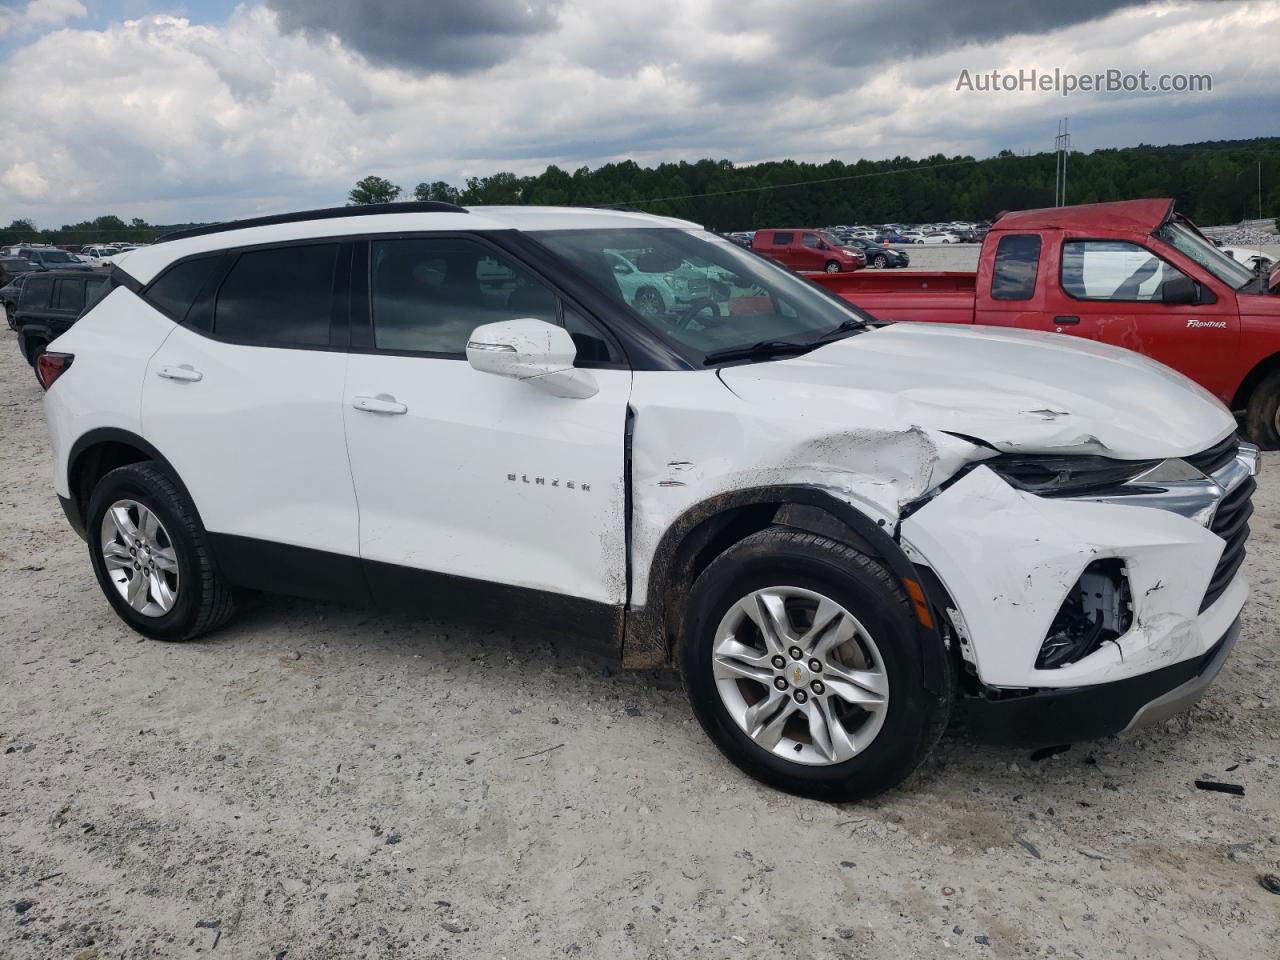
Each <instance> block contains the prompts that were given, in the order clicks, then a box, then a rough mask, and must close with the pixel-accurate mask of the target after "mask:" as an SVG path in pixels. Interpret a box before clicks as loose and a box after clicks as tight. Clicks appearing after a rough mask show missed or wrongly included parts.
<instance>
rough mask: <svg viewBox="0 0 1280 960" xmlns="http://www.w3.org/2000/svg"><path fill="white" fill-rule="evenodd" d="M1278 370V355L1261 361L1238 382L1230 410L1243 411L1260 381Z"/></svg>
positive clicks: (1275, 354)
mask: <svg viewBox="0 0 1280 960" xmlns="http://www.w3.org/2000/svg"><path fill="white" fill-rule="evenodd" d="M1276 370H1280V353H1273V354H1272V355H1271V356H1269V357H1267V358H1266V359H1265V360H1262V361H1260V362H1259V363H1258V365H1257V366H1255V367H1254V368H1253V369H1252V370H1250V371H1249V373H1248V374H1247V375H1246V376H1245V378H1244V379H1243V380H1241V381H1240V387H1239V389H1237V390H1236V395H1235V398H1234V399H1233V400H1232V401H1231V409H1232V410H1243V409H1244V408H1245V407H1247V406H1248V405H1249V397H1250V396H1252V394H1253V388H1254V387H1256V386H1257V385H1258V384H1259V383H1260V382H1262V379H1263V378H1264V377H1266V376H1267V375H1268V374H1270V373H1272V372H1274V371H1276Z"/></svg>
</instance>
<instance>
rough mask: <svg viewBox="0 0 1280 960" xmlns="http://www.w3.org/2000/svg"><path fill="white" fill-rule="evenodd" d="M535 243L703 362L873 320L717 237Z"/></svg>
mask: <svg viewBox="0 0 1280 960" xmlns="http://www.w3.org/2000/svg"><path fill="white" fill-rule="evenodd" d="M532 236H533V237H534V238H536V239H537V240H538V241H539V242H541V243H542V244H543V245H544V246H546V247H547V248H549V249H550V250H551V251H552V252H553V253H555V254H556V255H558V256H559V257H561V258H563V259H564V260H567V261H569V263H571V264H572V265H573V266H574V267H576V268H577V269H578V270H580V271H581V272H582V273H583V274H585V275H586V276H587V277H588V278H589V279H590V280H591V281H592V282H593V283H594V284H595V285H596V286H597V287H599V288H600V289H601V290H602V291H603V292H604V293H605V294H606V295H608V296H609V297H610V298H612V299H614V300H615V301H617V302H619V303H621V304H624V305H625V306H627V307H629V308H630V309H631V310H632V311H633V313H634V314H635V316H636V317H637V319H638V320H639V321H640V322H641V323H643V324H644V325H645V326H647V327H649V328H650V329H651V330H653V331H654V332H656V333H657V334H658V335H659V336H660V337H662V338H663V339H664V340H666V341H667V342H668V343H671V344H673V345H675V346H677V347H679V348H681V352H682V353H684V354H686V355H687V356H689V357H690V358H691V359H693V360H695V361H697V362H705V360H706V356H707V354H710V353H719V352H720V351H723V350H732V349H735V348H739V347H748V346H751V345H752V344H755V343H759V342H761V341H772V340H787V341H794V342H796V343H807V342H809V341H812V340H814V339H815V338H817V337H819V336H821V335H823V334H826V333H830V332H832V331H834V330H836V329H837V328H839V327H840V326H841V324H844V323H847V322H848V321H853V323H851V324H850V325H849V326H850V327H854V328H856V327H859V326H861V323H862V322H865V321H867V320H868V319H870V318H868V317H867V316H866V315H865V314H862V313H860V312H859V311H858V310H857V309H855V308H854V306H853V305H852V304H849V303H846V302H845V301H843V300H840V299H838V298H836V297H834V296H832V295H830V294H827V293H826V292H825V291H823V290H821V289H819V288H818V287H817V286H815V285H813V284H811V283H810V282H809V281H807V280H803V279H801V278H800V277H798V276H797V275H796V274H794V273H792V272H791V271H790V270H788V269H786V268H785V267H781V266H778V265H776V264H773V263H770V262H769V261H767V260H765V259H764V258H762V257H758V256H756V255H755V254H753V253H750V252H749V251H747V250H744V249H743V248H741V247H739V246H737V245H736V244H733V243H730V242H729V241H728V240H725V239H723V238H721V237H718V236H716V235H715V234H713V233H705V232H702V231H685V230H675V229H671V230H667V229H635V228H629V229H619V230H548V231H538V232H535V233H533V234H532ZM691 264H693V265H697V269H690V265H691ZM704 265H705V266H704ZM628 268H630V269H628Z"/></svg>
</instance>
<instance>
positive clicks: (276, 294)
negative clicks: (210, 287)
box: [213, 243, 338, 347]
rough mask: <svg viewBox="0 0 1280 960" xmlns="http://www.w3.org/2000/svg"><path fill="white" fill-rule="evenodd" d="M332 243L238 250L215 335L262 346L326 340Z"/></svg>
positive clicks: (324, 343) (334, 250) (219, 303)
mask: <svg viewBox="0 0 1280 960" xmlns="http://www.w3.org/2000/svg"><path fill="white" fill-rule="evenodd" d="M337 262H338V245H337V244H336V243H322V244H307V245H304V246H297V247H277V248H275V249H272V250H250V251H248V252H247V253H242V254H241V255H240V257H239V258H238V259H237V260H236V262H235V265H234V266H233V267H232V268H231V271H230V272H229V273H228V274H227V278H226V279H225V280H223V281H222V286H221V288H220V289H219V290H218V299H217V303H216V304H215V306H214V315H213V334H214V336H216V337H219V338H220V339H225V340H234V341H237V342H239V343H253V344H260V345H263V346H300V347H323V346H328V344H329V324H330V320H331V317H332V313H333V281H334V273H335V268H336V265H337Z"/></svg>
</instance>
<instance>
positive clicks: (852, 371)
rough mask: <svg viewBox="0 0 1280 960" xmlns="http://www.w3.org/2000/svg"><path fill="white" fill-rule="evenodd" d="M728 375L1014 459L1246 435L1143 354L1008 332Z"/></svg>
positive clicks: (987, 330) (1159, 452) (792, 400)
mask: <svg viewBox="0 0 1280 960" xmlns="http://www.w3.org/2000/svg"><path fill="white" fill-rule="evenodd" d="M720 375H721V379H722V380H723V381H724V383H725V385H726V386H728V387H729V389H730V390H732V391H733V392H734V393H735V394H737V395H738V396H740V397H741V398H742V399H744V400H746V401H748V402H751V403H762V404H770V405H774V406H785V407H796V408H798V409H808V410H810V411H815V412H816V411H817V410H819V409H820V410H821V411H822V414H824V415H826V416H837V417H844V416H847V417H848V418H849V419H848V421H847V422H848V423H849V424H850V426H854V425H856V424H858V423H859V422H863V423H875V424H876V425H877V426H879V425H883V424H884V422H885V421H886V420H888V419H891V420H893V421H896V422H898V423H900V424H902V425H904V426H908V425H909V426H914V427H919V428H923V429H925V430H934V431H947V432H950V433H957V434H963V435H965V436H969V437H976V438H978V439H981V440H984V441H986V442H987V443H989V444H991V445H992V446H994V447H996V448H997V449H999V450H1001V451H1004V452H1006V453H1079V454H1098V455H1102V456H1110V457H1116V458H1119V459H1145V458H1154V457H1177V456H1186V455H1189V454H1193V453H1199V452H1200V451H1202V450H1204V449H1206V448H1208V447H1210V446H1212V445H1213V444H1214V443H1216V442H1217V441H1219V440H1221V439H1222V438H1223V437H1225V436H1226V435H1227V434H1229V433H1231V432H1232V431H1234V429H1235V420H1234V418H1233V417H1232V416H1231V414H1230V413H1229V412H1228V411H1227V410H1226V408H1225V407H1223V405H1222V404H1221V403H1219V402H1218V400H1217V399H1216V398H1215V397H1214V396H1213V395H1212V394H1210V393H1209V392H1208V391H1207V390H1204V389H1203V388H1201V387H1200V386H1198V385H1197V384H1195V383H1193V382H1192V381H1191V380H1188V379H1187V378H1186V377H1184V376H1182V375H1181V374H1179V373H1176V372H1174V371H1173V370H1170V369H1169V368H1168V367H1165V366H1163V365H1162V364H1159V363H1156V362H1155V361H1154V360H1151V359H1149V358H1147V357H1144V356H1142V355H1141V354H1137V353H1133V352H1131V351H1128V350H1124V349H1121V348H1119V347H1113V346H1110V345H1108V344H1102V343H1096V342H1094V341H1090V340H1082V339H1077V338H1075V337H1069V336H1065V335H1062V334H1054V333H1038V332H1033V331H1021V330H1009V329H1005V328H1001V327H972V326H957V325H953V324H942V323H939V324H933V323H895V324H892V325H890V326H887V327H883V328H880V329H877V330H873V331H869V332H867V333H862V334H858V335H856V336H852V337H849V338H847V339H844V340H838V341H836V342H834V343H832V344H829V345H828V346H825V347H822V348H821V349H819V350H815V351H814V352H812V353H809V354H805V355H804V356H801V357H796V358H793V359H789V360H780V361H773V362H767V363H754V364H746V365H742V366H736V367H727V368H724V369H723V370H721V373H720ZM815 405H816V406H815ZM824 418H825V417H824Z"/></svg>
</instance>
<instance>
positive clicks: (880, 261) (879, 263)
mask: <svg viewBox="0 0 1280 960" xmlns="http://www.w3.org/2000/svg"><path fill="white" fill-rule="evenodd" d="M872 263H873V264H874V265H875V266H876V267H877V268H879V269H881V270H883V269H884V268H885V267H886V266H888V263H889V261H888V260H886V259H885V258H884V254H883V253H882V254H880V255H879V256H878V257H876V258H875V260H873V261H872Z"/></svg>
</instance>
